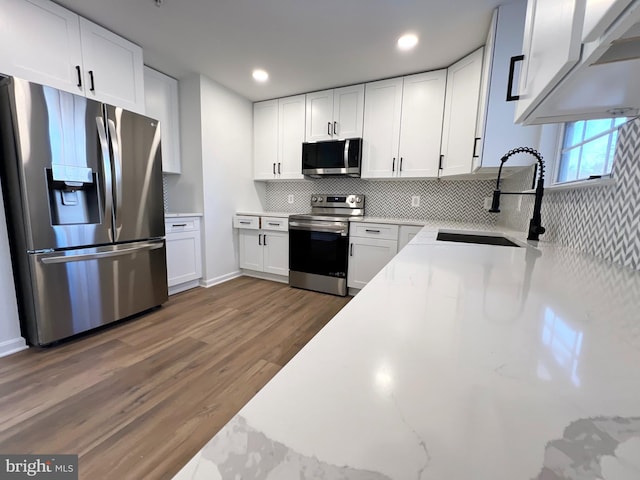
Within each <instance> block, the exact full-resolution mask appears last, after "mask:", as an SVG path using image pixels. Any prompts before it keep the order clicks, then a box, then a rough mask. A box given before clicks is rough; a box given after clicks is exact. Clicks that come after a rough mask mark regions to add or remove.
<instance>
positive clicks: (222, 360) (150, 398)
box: [0, 277, 349, 480]
mask: <svg viewBox="0 0 640 480" xmlns="http://www.w3.org/2000/svg"><path fill="white" fill-rule="evenodd" d="M348 301H349V298H341V297H334V296H331V295H323V294H320V293H316V292H309V291H305V290H297V289H293V288H289V287H288V286H287V285H283V284H279V283H274V282H268V281H264V280H258V279H254V278H249V277H241V278H237V279H235V280H231V281H229V282H226V283H224V284H221V285H218V286H215V287H212V288H209V289H204V288H197V289H194V290H190V291H188V292H184V293H181V294H178V295H174V296H172V297H170V298H169V301H168V302H167V303H166V304H165V305H164V306H163V307H162V308H160V309H158V310H156V311H153V312H152V313H150V314H148V315H146V316H144V317H140V318H137V319H134V320H131V321H127V322H124V323H122V324H119V325H116V326H114V327H112V328H108V329H105V330H103V331H100V332H97V333H95V334H92V335H89V336H85V337H82V338H79V339H76V340H74V341H71V342H68V343H65V344H62V345H59V346H57V347H55V348H51V349H42V350H38V349H29V350H26V351H24V352H20V353H17V354H15V355H12V356H9V357H5V358H1V359H0V452H2V453H17V454H19V453H36V454H52V453H54V454H55V453H57V454H61V453H71V454H78V455H80V460H79V473H80V478H81V479H92V480H94V479H101V480H102V479H118V480H122V479H160V478H162V479H164V478H171V477H172V476H173V475H174V474H175V473H176V472H177V471H178V470H179V469H180V468H181V467H182V466H183V465H184V464H185V463H186V462H187V461H188V460H189V459H190V458H191V457H192V456H193V455H194V454H195V453H196V452H197V451H198V450H199V449H200V448H201V447H202V446H203V445H204V444H205V443H206V442H207V441H208V440H209V439H210V438H211V437H212V436H213V435H214V434H215V433H216V432H217V431H218V430H220V428H222V426H224V424H225V423H227V421H228V420H229V419H230V418H231V417H232V416H233V415H234V414H235V413H237V412H238V410H240V408H241V407H242V406H243V405H244V404H245V403H247V402H248V401H249V399H250V398H251V397H253V395H255V393H256V392H257V391H258V390H260V388H262V387H263V386H264V385H265V384H266V383H267V382H268V381H269V380H270V379H271V378H272V377H273V376H274V375H275V374H276V373H278V371H279V370H280V368H282V366H284V365H285V364H286V363H287V362H288V361H289V360H290V359H291V358H292V357H293V356H294V355H295V354H296V353H297V352H298V351H299V350H300V349H301V348H302V347H303V346H304V345H305V344H306V343H307V342H308V341H309V340H310V339H311V338H312V337H313V336H314V335H315V334H316V333H317V332H318V331H319V330H320V329H321V328H322V327H323V326H324V325H325V324H326V323H327V322H328V321H329V320H330V319H331V318H332V317H333V316H334V315H335V314H336V313H337V312H338V311H339V310H340V309H341V308H342V307H343V306H344V305H346V303H347V302H348Z"/></svg>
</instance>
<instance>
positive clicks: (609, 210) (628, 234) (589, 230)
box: [498, 119, 640, 270]
mask: <svg viewBox="0 0 640 480" xmlns="http://www.w3.org/2000/svg"><path fill="white" fill-rule="evenodd" d="M612 177H613V179H614V180H615V185H609V186H603V187H589V188H582V189H573V190H562V191H553V190H548V191H546V192H545V194H544V198H543V199H542V224H543V225H544V226H545V227H546V229H547V231H546V233H545V234H544V235H543V236H542V237H541V238H542V240H543V241H545V242H554V243H558V244H560V245H564V246H567V247H570V248H572V249H575V250H580V251H583V252H586V253H590V254H592V255H594V256H597V257H600V258H603V259H605V260H608V261H611V262H613V263H616V264H619V265H622V266H625V267H629V268H632V269H634V270H640V119H635V120H633V121H630V122H628V123H626V124H624V125H623V126H622V127H621V128H620V133H619V137H618V144H617V146H616V154H615V160H614V164H613V171H612ZM532 180H533V170H532V169H531V170H526V171H525V172H522V173H519V174H516V175H514V176H512V177H510V178H508V179H506V180H505V181H504V182H503V183H502V189H503V190H504V191H505V192H518V191H522V190H524V189H529V188H531V183H532ZM501 206H502V212H501V213H500V214H499V220H498V224H499V225H502V226H505V227H507V228H511V229H514V230H522V231H526V230H527V229H528V228H529V219H530V218H531V213H532V211H533V197H532V196H527V197H523V200H522V205H521V207H520V211H518V197H516V196H508V197H503V198H502V199H501Z"/></svg>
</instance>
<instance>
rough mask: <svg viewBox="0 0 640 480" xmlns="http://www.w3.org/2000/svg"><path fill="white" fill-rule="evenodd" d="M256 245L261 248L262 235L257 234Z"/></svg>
mask: <svg viewBox="0 0 640 480" xmlns="http://www.w3.org/2000/svg"><path fill="white" fill-rule="evenodd" d="M258 245H260V246H262V234H261V233H259V234H258Z"/></svg>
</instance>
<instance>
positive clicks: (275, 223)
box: [261, 217, 289, 232]
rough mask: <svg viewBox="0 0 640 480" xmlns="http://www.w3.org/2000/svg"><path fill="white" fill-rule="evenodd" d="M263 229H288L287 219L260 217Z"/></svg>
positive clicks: (281, 230)
mask: <svg viewBox="0 0 640 480" xmlns="http://www.w3.org/2000/svg"><path fill="white" fill-rule="evenodd" d="M261 220H262V229H263V230H277V231H280V232H288V231H289V219H288V218H286V217H262V218H261Z"/></svg>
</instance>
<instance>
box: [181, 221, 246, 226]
mask: <svg viewBox="0 0 640 480" xmlns="http://www.w3.org/2000/svg"><path fill="white" fill-rule="evenodd" d="M239 223H241V224H242V225H251V222H247V221H245V220H240V222H239ZM174 227H175V225H174Z"/></svg>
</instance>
